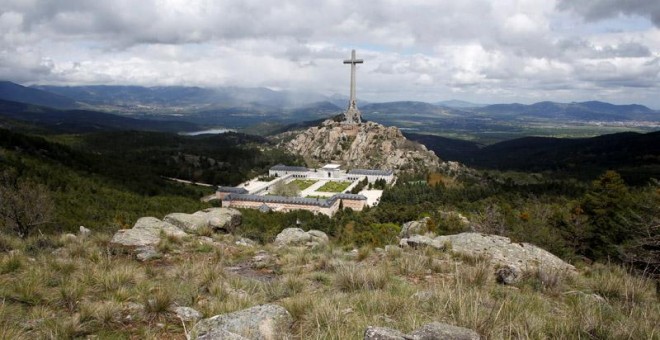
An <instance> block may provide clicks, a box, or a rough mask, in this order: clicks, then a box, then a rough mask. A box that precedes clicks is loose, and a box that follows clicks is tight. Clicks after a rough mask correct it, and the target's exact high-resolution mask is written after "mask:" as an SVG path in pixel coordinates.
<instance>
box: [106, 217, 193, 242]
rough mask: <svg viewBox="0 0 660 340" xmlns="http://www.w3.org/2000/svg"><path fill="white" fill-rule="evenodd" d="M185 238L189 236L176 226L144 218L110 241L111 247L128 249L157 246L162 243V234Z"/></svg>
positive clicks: (119, 231) (116, 234) (152, 218)
mask: <svg viewBox="0 0 660 340" xmlns="http://www.w3.org/2000/svg"><path fill="white" fill-rule="evenodd" d="M161 232H163V233H164V234H165V235H169V236H175V237H183V236H186V235H187V234H186V233H185V232H184V231H183V230H181V229H179V228H177V227H176V226H174V225H172V224H170V223H168V222H164V221H161V220H159V219H157V218H155V217H142V218H140V219H138V220H137V222H135V225H134V226H133V228H131V229H121V230H118V231H117V232H116V233H115V235H114V236H113V237H112V240H110V244H111V245H115V246H122V247H127V248H137V247H147V246H155V245H156V244H158V242H160V234H161Z"/></svg>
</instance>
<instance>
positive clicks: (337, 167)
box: [321, 164, 341, 170]
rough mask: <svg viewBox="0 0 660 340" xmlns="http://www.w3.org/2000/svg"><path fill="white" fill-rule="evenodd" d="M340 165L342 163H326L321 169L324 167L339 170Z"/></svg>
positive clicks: (324, 168)
mask: <svg viewBox="0 0 660 340" xmlns="http://www.w3.org/2000/svg"><path fill="white" fill-rule="evenodd" d="M340 167H341V165H340V164H326V165H325V166H323V167H322V168H321V169H323V170H339V168H340Z"/></svg>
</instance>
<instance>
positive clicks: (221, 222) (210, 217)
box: [163, 208, 241, 233]
mask: <svg viewBox="0 0 660 340" xmlns="http://www.w3.org/2000/svg"><path fill="white" fill-rule="evenodd" d="M163 220H164V221H165V222H169V223H171V224H173V225H175V226H177V227H179V228H181V229H183V230H185V231H186V232H189V233H194V232H196V231H198V230H199V229H201V228H206V227H210V228H211V229H213V230H214V231H223V232H226V233H231V232H233V231H234V229H235V228H236V227H237V226H238V225H239V224H241V212H240V211H238V210H236V209H232V208H209V209H204V210H202V211H198V212H195V213H193V214H184V213H172V214H169V215H167V216H165V218H164V219H163Z"/></svg>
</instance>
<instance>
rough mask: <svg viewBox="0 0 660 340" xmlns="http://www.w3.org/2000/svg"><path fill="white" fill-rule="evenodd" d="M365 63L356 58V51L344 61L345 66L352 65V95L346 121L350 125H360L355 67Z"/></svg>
mask: <svg viewBox="0 0 660 340" xmlns="http://www.w3.org/2000/svg"><path fill="white" fill-rule="evenodd" d="M362 63H364V60H362V59H357V58H356V57H355V50H352V51H351V59H347V60H344V64H351V93H350V97H349V99H348V109H347V111H346V120H347V121H348V122H349V123H360V121H361V119H360V112H359V111H358V110H357V102H356V96H355V68H356V67H355V65H357V64H362Z"/></svg>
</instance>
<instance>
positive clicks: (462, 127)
mask: <svg viewBox="0 0 660 340" xmlns="http://www.w3.org/2000/svg"><path fill="white" fill-rule="evenodd" d="M0 99H2V100H6V101H13V102H21V103H26V104H33V105H39V106H45V107H51V108H57V109H64V110H72V109H79V110H85V112H89V111H101V112H108V113H116V114H119V115H124V116H130V117H133V118H146V119H152V120H154V119H155V120H175V121H179V122H180V121H187V122H190V123H193V124H197V125H208V126H223V127H226V128H234V129H243V128H248V127H250V126H255V125H257V124H264V123H267V124H271V127H273V126H272V124H276V125H279V126H286V125H289V124H295V123H298V122H301V121H309V120H317V119H323V118H328V117H332V116H335V115H337V114H339V113H341V112H342V111H343V110H344V108H345V107H346V103H347V101H348V99H347V98H346V97H345V96H342V95H331V96H326V95H321V94H317V93H313V92H293V91H275V90H271V89H267V88H239V87H222V88H200V87H183V86H168V87H142V86H103V85H99V86H46V85H35V86H32V87H24V86H21V85H18V84H14V83H11V82H0ZM358 105H359V108H360V110H361V111H362V113H363V116H364V118H365V119H367V120H371V121H375V122H378V123H381V124H384V125H394V126H398V127H400V128H403V129H407V130H409V131H419V132H425V133H431V134H433V133H437V132H439V131H444V132H446V131H459V132H460V131H468V132H477V133H478V132H480V131H483V132H487V133H488V134H489V135H490V136H494V138H495V140H494V141H497V140H502V139H506V138H507V136H511V137H512V138H513V137H516V136H520V135H524V133H525V131H526V130H525V129H526V128H527V127H528V126H529V123H532V122H536V123H538V122H541V123H545V122H548V123H550V124H555V125H559V124H571V122H585V123H588V124H598V123H600V122H606V123H607V122H639V121H653V122H660V112H658V111H654V110H651V109H649V108H648V107H645V106H642V105H614V104H609V103H604V102H597V101H588V102H581V103H555V102H540V103H535V104H532V105H525V104H495V105H481V104H474V103H469V102H464V101H457V100H450V101H443V102H438V103H426V102H418V101H398V102H386V103H367V102H359V103H358Z"/></svg>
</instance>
